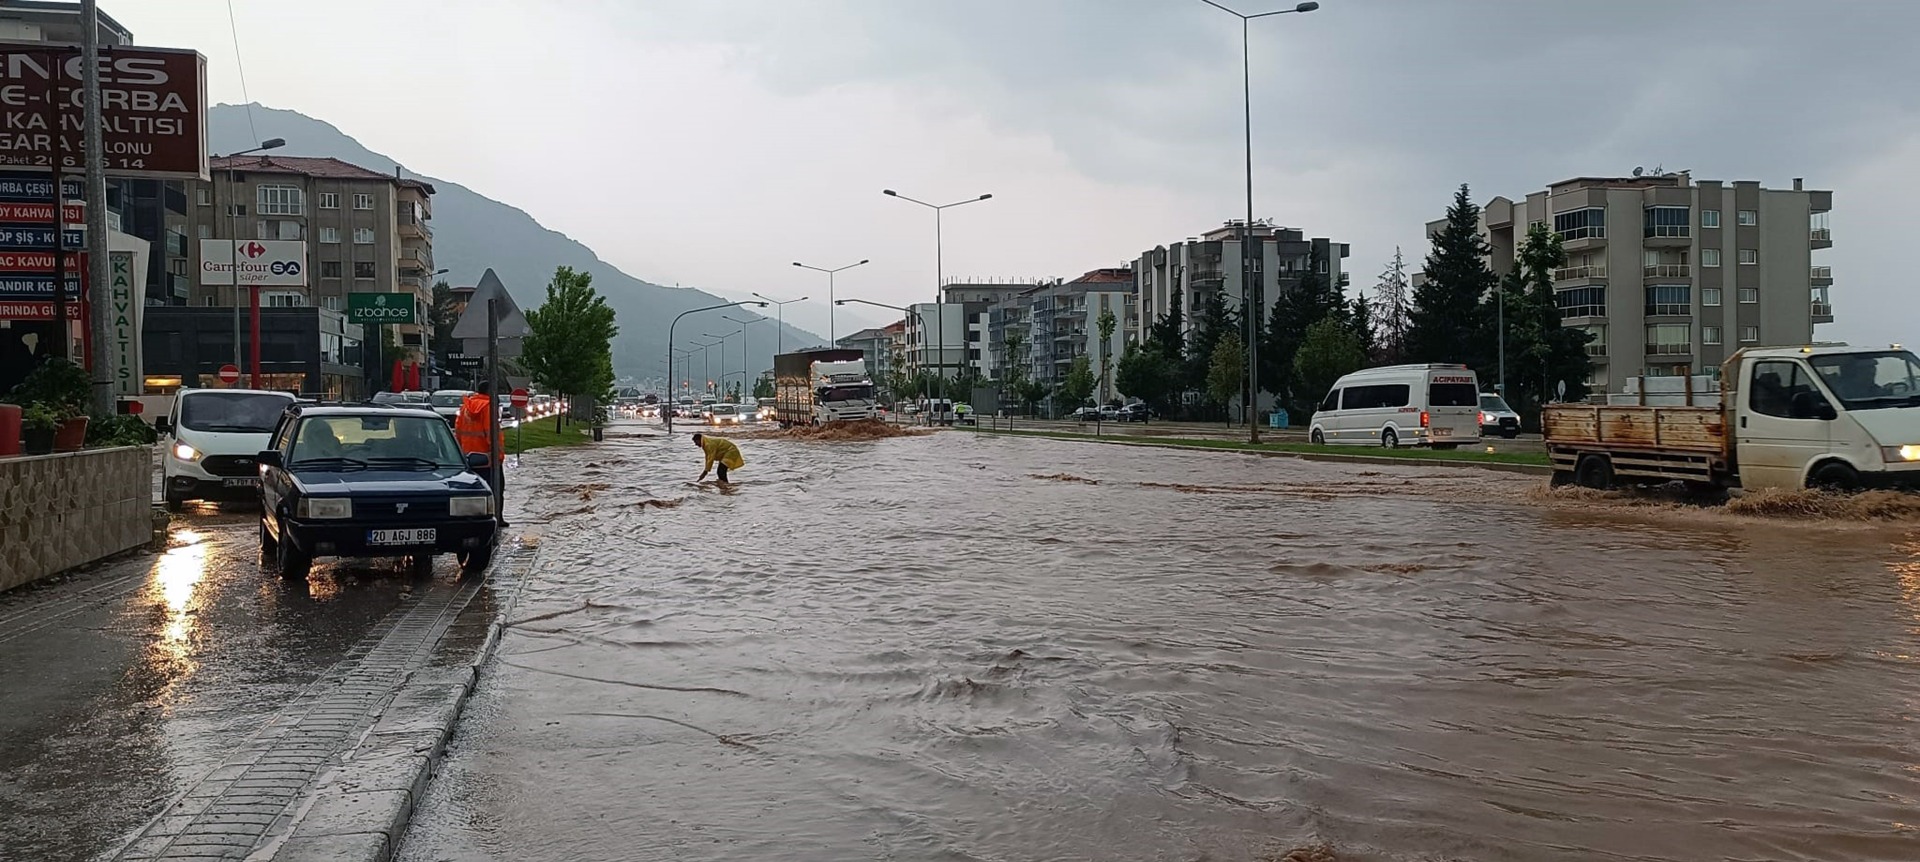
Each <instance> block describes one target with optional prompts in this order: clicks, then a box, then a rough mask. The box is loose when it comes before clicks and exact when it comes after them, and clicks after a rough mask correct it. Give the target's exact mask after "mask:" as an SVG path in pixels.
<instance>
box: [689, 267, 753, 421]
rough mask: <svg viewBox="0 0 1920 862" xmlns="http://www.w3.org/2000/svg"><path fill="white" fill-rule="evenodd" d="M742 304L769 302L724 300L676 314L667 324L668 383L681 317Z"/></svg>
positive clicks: (690, 361)
mask: <svg viewBox="0 0 1920 862" xmlns="http://www.w3.org/2000/svg"><path fill="white" fill-rule="evenodd" d="M742 305H753V306H758V307H760V308H766V307H767V304H766V303H764V302H755V301H753V300H750V299H748V300H742V301H740V302H723V303H720V304H719V305H707V306H702V307H700V308H689V309H687V310H686V311H682V312H680V313H679V314H677V315H674V318H673V322H671V323H668V324H667V385H668V386H672V385H673V379H674V378H673V328H674V327H676V326H679V325H680V318H682V317H686V316H687V315H689V314H695V313H698V312H702V311H718V310H720V309H722V308H735V307H738V306H742ZM688 363H689V364H691V363H692V360H691V359H689V360H688ZM667 433H668V434H672V433H673V411H672V410H668V411H667Z"/></svg>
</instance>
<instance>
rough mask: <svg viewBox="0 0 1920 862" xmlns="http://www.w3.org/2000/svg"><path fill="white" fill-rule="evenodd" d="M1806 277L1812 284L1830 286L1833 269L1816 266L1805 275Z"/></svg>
mask: <svg viewBox="0 0 1920 862" xmlns="http://www.w3.org/2000/svg"><path fill="white" fill-rule="evenodd" d="M1807 277H1808V278H1809V279H1811V280H1812V281H1813V283H1814V284H1832V283H1833V267H1830V266H1816V267H1814V268H1813V269H1812V270H1810V271H1809V272H1808V273H1807Z"/></svg>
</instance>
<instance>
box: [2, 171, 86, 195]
mask: <svg viewBox="0 0 1920 862" xmlns="http://www.w3.org/2000/svg"><path fill="white" fill-rule="evenodd" d="M60 188H61V190H62V191H63V192H65V194H64V195H63V196H64V197H65V198H67V199H68V200H76V199H79V198H84V197H86V194H85V192H84V190H83V189H82V187H81V181H80V180H79V179H77V178H68V177H62V178H61V179H60ZM52 200H53V178H52V177H50V176H47V175H45V174H32V173H24V172H18V171H3V172H0V201H40V202H42V203H46V202H50V201H52Z"/></svg>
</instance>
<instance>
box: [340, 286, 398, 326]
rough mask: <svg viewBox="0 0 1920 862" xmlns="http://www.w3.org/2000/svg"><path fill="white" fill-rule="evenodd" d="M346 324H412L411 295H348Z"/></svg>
mask: <svg viewBox="0 0 1920 862" xmlns="http://www.w3.org/2000/svg"><path fill="white" fill-rule="evenodd" d="M347 322H348V323H412V322H413V294H411V293H349V294H347Z"/></svg>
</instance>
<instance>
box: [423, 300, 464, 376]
mask: <svg viewBox="0 0 1920 862" xmlns="http://www.w3.org/2000/svg"><path fill="white" fill-rule="evenodd" d="M457 306H458V303H457V302H455V301H454V298H453V287H452V286H450V285H448V284H447V283H446V282H444V281H440V282H435V283H434V285H433V308H432V309H431V310H430V311H428V313H427V324H428V328H429V330H430V332H429V334H428V336H427V350H428V351H430V352H431V353H432V354H433V356H434V358H435V359H436V360H438V364H439V365H440V367H442V368H445V367H447V366H448V365H449V362H448V360H447V357H448V356H450V355H452V354H455V353H459V352H460V339H458V338H454V337H453V325H454V324H455V323H458V322H459V320H460V317H459V315H458V314H456V313H455V311H456V307H457Z"/></svg>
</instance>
